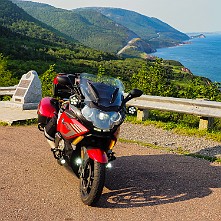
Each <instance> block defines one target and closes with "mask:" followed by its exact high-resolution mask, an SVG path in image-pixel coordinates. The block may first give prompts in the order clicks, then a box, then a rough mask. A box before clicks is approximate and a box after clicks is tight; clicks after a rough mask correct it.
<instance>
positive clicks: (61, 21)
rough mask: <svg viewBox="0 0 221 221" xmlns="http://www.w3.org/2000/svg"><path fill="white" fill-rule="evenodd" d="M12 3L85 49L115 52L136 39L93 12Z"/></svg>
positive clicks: (28, 3) (111, 21) (112, 22)
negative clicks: (86, 47)
mask: <svg viewBox="0 0 221 221" xmlns="http://www.w3.org/2000/svg"><path fill="white" fill-rule="evenodd" d="M14 2H15V3H16V4H17V5H18V6H19V7H21V8H23V9H24V10H25V11H27V12H28V13H29V14H31V15H32V16H34V17H35V18H37V19H39V20H40V21H42V22H44V23H46V24H48V25H50V26H52V27H54V28H55V29H57V30H59V31H61V32H62V33H65V34H66V35H68V36H70V37H72V38H74V39H77V40H78V41H79V42H81V43H83V44H84V45H86V46H89V47H92V48H95V49H99V50H102V51H106V52H115V53H116V52H117V51H118V50H120V49H121V48H122V47H123V46H124V45H126V44H127V42H128V41H129V40H130V39H132V38H134V37H138V35H137V34H136V33H134V32H132V31H131V30H129V29H128V28H125V27H124V26H122V25H119V24H116V22H114V21H113V20H111V19H109V18H107V17H106V16H104V15H103V14H102V13H100V12H96V11H94V10H91V11H89V12H88V11H87V12H79V13H76V12H74V11H71V10H64V9H59V8H55V7H52V6H50V5H47V4H41V3H35V2H26V1H25V2H24V1H17V0H14ZM150 51H151V49H150V48H149V51H147V52H150Z"/></svg>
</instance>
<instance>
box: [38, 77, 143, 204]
mask: <svg viewBox="0 0 221 221" xmlns="http://www.w3.org/2000/svg"><path fill="white" fill-rule="evenodd" d="M53 85H54V95H55V97H59V98H61V99H60V100H58V99H55V98H51V97H45V98H43V99H42V100H41V102H40V104H39V107H38V123H39V124H38V128H39V129H40V130H41V131H44V134H45V136H46V138H47V141H48V143H49V144H50V146H51V151H52V152H53V154H54V157H55V158H56V159H57V160H58V162H59V163H60V164H61V165H66V166H68V167H69V168H70V167H71V169H72V170H73V172H74V173H75V174H76V175H77V176H78V177H79V178H80V192H81V199H82V201H83V202H84V204H86V205H94V204H96V203H97V202H98V200H99V198H100V196H101V194H102V190H103V187H104V181H105V170H106V168H107V167H109V166H110V162H111V161H112V160H115V159H116V157H115V156H114V152H113V151H112V150H113V147H114V145H115V144H116V141H117V137H118V134H119V129H120V125H121V124H122V123H123V121H124V119H125V115H126V102H127V101H129V100H130V99H132V98H135V97H139V96H141V95H142V91H140V90H138V89H133V90H132V91H131V92H130V93H129V94H128V96H127V97H126V98H124V96H123V84H122V83H121V81H120V80H118V79H115V78H110V77H104V76H95V75H92V74H87V73H82V74H58V75H57V76H56V77H55V79H54V82H53ZM67 97H69V99H65V98H67Z"/></svg>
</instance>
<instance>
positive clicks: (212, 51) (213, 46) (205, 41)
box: [150, 32, 221, 82]
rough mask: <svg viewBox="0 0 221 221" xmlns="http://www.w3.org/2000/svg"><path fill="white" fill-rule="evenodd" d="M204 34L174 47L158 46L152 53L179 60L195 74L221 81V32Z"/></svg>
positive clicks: (167, 58)
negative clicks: (202, 36) (203, 36)
mask: <svg viewBox="0 0 221 221" xmlns="http://www.w3.org/2000/svg"><path fill="white" fill-rule="evenodd" d="M203 34H204V35H205V38H190V39H189V40H188V41H185V42H183V43H181V44H178V45H176V46H173V47H165V48H158V49H157V52H154V53H151V54H150V55H151V56H153V57H154V56H156V57H159V58H163V59H164V60H175V61H179V62H180V63H182V64H183V65H184V66H185V67H187V68H188V69H190V70H191V72H192V73H193V74H194V75H195V76H201V77H205V78H208V79H210V80H211V81H212V82H221V65H220V62H219V61H220V60H221V53H220V50H219V48H220V47H221V32H216V33H207V34H205V33H203Z"/></svg>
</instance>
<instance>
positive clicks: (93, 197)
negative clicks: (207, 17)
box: [80, 158, 106, 206]
mask: <svg viewBox="0 0 221 221" xmlns="http://www.w3.org/2000/svg"><path fill="white" fill-rule="evenodd" d="M82 170H83V171H82V175H81V177H80V193H81V200H82V201H83V203H84V204H85V205H88V206H94V205H96V203H97V202H98V200H99V199H100V196H101V194H102V191H103V187H104V182H105V172H106V165H105V164H103V163H99V162H97V161H94V160H92V159H90V158H88V159H87V160H86V161H85V162H84V166H83V168H82Z"/></svg>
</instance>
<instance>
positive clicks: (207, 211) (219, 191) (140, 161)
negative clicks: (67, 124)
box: [0, 126, 221, 221]
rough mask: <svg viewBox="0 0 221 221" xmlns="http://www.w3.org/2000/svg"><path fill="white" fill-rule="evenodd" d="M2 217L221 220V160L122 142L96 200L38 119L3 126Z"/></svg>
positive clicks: (0, 140)
mask: <svg viewBox="0 0 221 221" xmlns="http://www.w3.org/2000/svg"><path fill="white" fill-rule="evenodd" d="M0 151H1V154H0V177H1V180H0V220H10V221H14V220H16V221H17V220H30V221H32V220H38V221H39V220H44V221H47V220H58V221H60V220H64V221H75V220H80V221H81V220H84V221H87V220H88V221H93V220H94V221H95V220H96V221H99V220H102V221H103V220H154V221H155V220H156V221H158V220H159V221H162V220H163V221H164V220H167V221H169V220H179V221H180V220H184V221H188V220H191V221H192V220H199V221H204V220H207V221H208V220H209V221H211V220H216V221H219V220H221V165H218V164H211V163H209V162H208V161H205V160H200V159H194V158H191V157H185V156H179V155H174V154H169V153H166V152H163V151H160V150H153V149H149V148H146V147H141V146H138V145H132V144H125V143H118V145H117V146H116V148H115V152H116V153H117V160H116V161H115V162H114V168H112V169H111V170H109V171H108V172H107V179H106V184H105V188H104V191H103V194H102V197H101V199H100V201H99V204H98V205H97V207H88V206H85V205H84V204H83V203H82V202H81V200H80V196H79V180H78V179H77V178H76V177H75V176H74V175H72V173H70V172H69V171H68V170H66V169H65V168H64V167H62V166H60V165H58V164H57V162H56V161H55V160H54V159H53V157H52V154H51V152H50V148H49V146H48V144H47V143H46V141H45V139H44V137H43V134H42V133H41V132H40V131H38V130H37V128H36V127H35V126H26V127H0Z"/></svg>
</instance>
